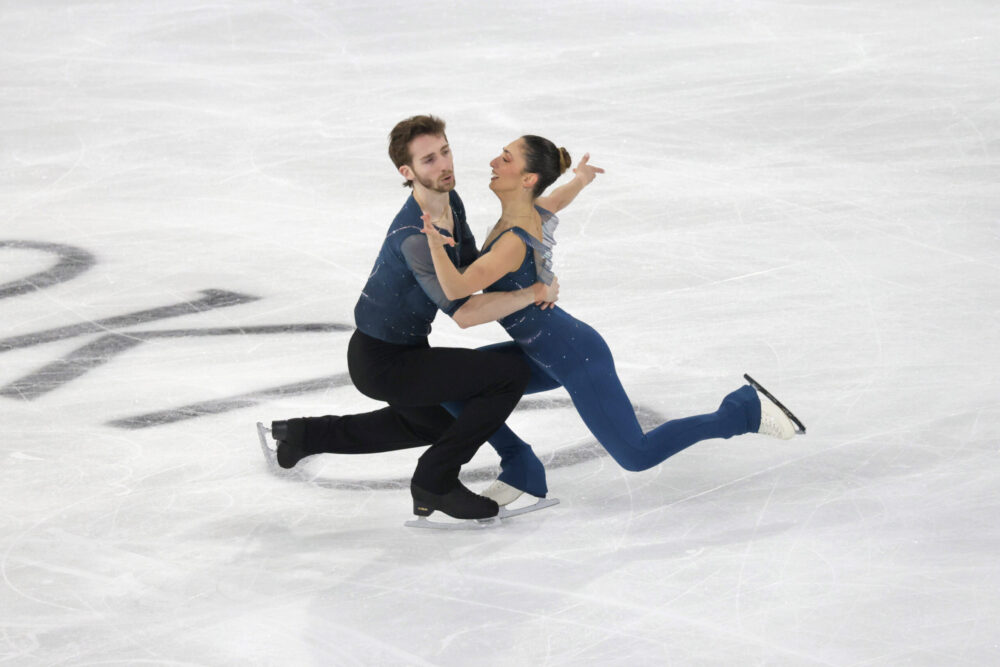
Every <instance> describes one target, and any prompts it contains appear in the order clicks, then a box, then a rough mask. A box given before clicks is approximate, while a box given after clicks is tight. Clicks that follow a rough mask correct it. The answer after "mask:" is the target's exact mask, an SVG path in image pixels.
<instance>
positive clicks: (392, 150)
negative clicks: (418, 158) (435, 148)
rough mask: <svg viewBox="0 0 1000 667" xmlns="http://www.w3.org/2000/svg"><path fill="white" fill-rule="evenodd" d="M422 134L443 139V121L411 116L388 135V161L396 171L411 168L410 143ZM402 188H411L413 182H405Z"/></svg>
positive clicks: (431, 117)
mask: <svg viewBox="0 0 1000 667" xmlns="http://www.w3.org/2000/svg"><path fill="white" fill-rule="evenodd" d="M424 134H430V135H433V136H435V137H444V136H445V133H444V121H443V120H441V119H440V118H437V117H436V116H430V115H426V116H413V117H412V118H407V119H406V120H401V121H399V122H398V123H396V127H394V128H392V132H390V133H389V159H390V160H392V163H393V164H394V165H396V169H399V168H400V167H402V166H403V165H404V164H405V165H410V166H413V164H412V163H413V155H411V154H410V142H411V141H413V140H414V139H416V138H417V137H419V136H421V135H424ZM403 186H404V187H408V188H412V187H413V181H406V182H405V183H403Z"/></svg>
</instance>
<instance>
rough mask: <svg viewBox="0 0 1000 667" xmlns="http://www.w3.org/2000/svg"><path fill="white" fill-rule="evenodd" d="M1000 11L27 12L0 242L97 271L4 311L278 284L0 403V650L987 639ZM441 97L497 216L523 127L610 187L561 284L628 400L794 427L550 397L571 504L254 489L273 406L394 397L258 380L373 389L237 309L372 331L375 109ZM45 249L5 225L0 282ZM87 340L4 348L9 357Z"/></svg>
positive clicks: (443, 339) (316, 465)
mask: <svg viewBox="0 0 1000 667" xmlns="http://www.w3.org/2000/svg"><path fill="white" fill-rule="evenodd" d="M998 34H1000V9H998V5H997V4H996V2H995V1H994V0H982V1H976V0H959V1H958V2H953V3H941V2H936V1H934V2H931V1H930V0H914V1H911V2H890V1H889V0H841V1H838V2H822V1H816V2H811V1H809V2H779V1H770V2H768V1H763V0H748V1H746V2H725V1H723V0H687V1H681V2H672V3H666V2H653V1H652V0H649V1H646V2H639V1H634V0H632V1H630V0H621V1H618V2H604V1H600V2H583V1H565V0H550V1H549V2H524V1H521V0H515V1H514V2H506V3H488V4H487V3H472V2H469V3H459V2H442V3H415V2H394V1H392V2H390V1H385V2H382V1H379V0H372V1H370V2H364V3H362V2H279V1H278V0H252V1H250V2H230V1H222V2H190V1H188V0H183V1H179V2H170V3H167V2H135V1H124V0H108V1H106V2H100V3H97V2H71V1H69V0H52V1H47V2H13V1H9V2H3V3H0V92H2V101H0V243H2V242H4V241H13V240H17V241H31V242H34V243H36V244H41V243H48V244H62V245H66V246H74V247H76V248H81V249H83V250H86V251H88V252H89V253H91V254H92V255H93V256H94V259H95V264H94V266H93V267H92V268H91V269H90V270H88V271H86V272H84V273H82V274H80V275H79V276H78V277H76V278H74V279H72V280H67V281H65V282H62V283H60V284H56V285H52V286H48V287H44V288H41V289H35V290H28V291H27V292H25V293H22V294H16V295H12V296H8V297H6V298H3V299H0V339H3V340H9V339H12V338H14V337H21V338H20V340H29V341H30V340H32V337H33V336H35V335H36V334H38V333H39V332H44V331H47V330H50V329H55V328H58V327H70V326H75V325H79V324H82V323H88V322H91V323H95V322H101V321H102V320H106V319H108V318H112V317H116V316H120V315H124V314H128V313H134V312H137V311H143V310H148V309H153V308H159V307H163V306H169V305H173V304H177V303H186V302H195V301H197V300H198V299H201V298H202V297H203V295H202V290H206V289H216V290H226V291H230V292H238V293H241V294H245V295H248V296H253V297H257V299H256V300H254V301H251V302H248V303H244V304H242V305H236V306H232V307H228V308H218V309H213V310H209V311H207V312H203V313H193V314H188V315H183V316H178V317H174V318H169V319H162V320H156V321H150V322H148V323H145V324H138V325H135V326H131V327H117V328H116V327H114V326H111V325H104V326H105V327H106V328H107V329H108V331H107V332H106V333H109V334H110V333H115V334H129V335H136V337H137V338H141V337H139V336H137V334H138V333H139V332H163V331H167V330H171V331H176V330H201V329H212V328H235V329H237V330H239V329H245V330H246V333H245V334H243V335H240V334H239V333H233V334H230V335H221V336H212V337H208V336H195V335H189V336H181V337H156V336H152V337H146V338H142V339H141V340H137V341H136V344H135V345H134V346H132V347H130V348H128V349H126V350H124V351H121V352H120V353H116V354H114V355H111V354H107V355H106V356H104V357H101V355H100V353H97V354H96V357H93V361H94V364H93V367H92V368H91V369H90V370H89V371H87V372H85V373H84V374H82V375H81V376H80V377H78V378H76V379H74V380H72V381H70V382H65V383H63V384H60V385H59V386H56V387H55V388H54V389H53V390H52V391H48V392H44V393H43V394H41V395H38V396H34V397H31V396H28V395H24V396H22V397H18V395H17V393H16V392H14V393H13V394H11V395H5V396H3V397H0V415H2V420H0V424H2V428H3V438H2V443H0V489H2V496H0V499H2V502H0V628H2V632H0V664H12V665H109V664H127V665H140V664H142V665H248V664H254V665H390V664H391V665H396V664H413V665H552V666H554V665H608V664H622V665H625V664H627V665H640V664H641V665H646V664H649V665H652V664H657V665H659V664H673V665H753V664H768V665H772V664H780V665H838V666H839V665H898V664H907V665H994V664H1000V640H998V632H997V618H998V615H1000V595H998V589H1000V556H998V554H1000V521H998V519H997V516H998V510H1000V500H998V488H1000V487H998V484H1000V446H998V431H1000V428H998V427H1000V406H998V396H1000V380H998V373H997V367H998V363H1000V341H998V333H997V331H998V328H1000V315H998V306H1000V222H998V221H1000V67H998V63H1000V41H998V39H997V35H998ZM426 112H431V113H436V114H439V115H441V116H443V117H444V118H445V119H446V120H447V121H448V136H449V139H450V140H451V143H452V146H453V147H454V150H455V154H456V161H457V165H456V169H457V176H458V184H459V192H460V193H461V195H462V197H463V198H464V200H465V202H466V205H467V208H468V210H469V215H470V221H471V223H472V227H473V230H474V231H475V232H476V234H477V235H478V236H479V237H480V238H482V236H483V235H484V233H485V231H486V230H487V229H488V227H489V226H490V224H491V222H492V221H494V220H495V219H496V216H497V213H498V205H497V203H496V201H495V199H494V198H493V196H492V195H491V194H490V193H489V192H488V190H487V187H486V186H487V181H488V174H489V168H488V166H487V163H488V161H489V160H490V159H491V158H492V157H493V156H494V155H496V153H497V151H498V150H499V149H500V147H501V146H503V145H504V144H505V143H507V142H508V141H510V140H512V139H514V138H515V137H517V136H518V135H520V134H524V133H535V134H541V135H545V136H548V137H550V138H552V139H553V140H554V141H556V142H557V143H558V144H561V145H565V146H566V147H567V148H568V149H569V151H570V152H571V153H572V154H573V155H574V157H576V158H578V157H580V156H582V154H583V153H584V152H588V151H589V152H590V154H591V155H592V162H593V163H594V164H597V165H599V166H601V167H604V168H605V169H606V170H607V173H606V174H605V175H604V176H601V177H599V179H598V180H597V181H596V182H595V183H594V184H593V185H592V186H591V187H589V188H588V189H587V190H586V191H585V192H584V193H583V194H582V195H581V196H580V198H579V199H578V201H577V202H575V203H574V204H573V206H572V207H571V208H570V209H568V210H567V211H565V212H564V214H563V215H562V216H561V217H562V224H561V226H560V229H559V236H558V241H559V245H558V246H557V248H556V251H557V254H556V269H557V272H558V274H559V277H560V282H561V284H562V300H561V305H562V306H564V307H565V308H566V309H567V310H569V311H570V312H571V313H573V314H574V315H576V316H578V317H579V318H581V319H583V320H585V321H587V322H589V323H590V324H592V325H593V326H594V327H595V328H596V329H597V330H599V331H600V332H601V333H602V334H603V335H604V336H605V338H606V339H607V341H608V343H609V344H610V346H611V348H612V350H614V352H615V355H616V361H617V365H618V370H619V373H620V375H621V378H622V380H623V383H624V384H625V386H626V388H627V389H628V391H629V393H630V396H631V397H632V399H633V400H634V401H635V403H636V404H638V405H639V406H640V407H641V408H642V409H643V410H644V411H645V414H647V415H650V414H659V415H662V416H664V417H666V418H669V417H679V416H684V415H688V414H693V413H697V412H704V411H709V410H712V409H714V408H715V406H716V405H717V404H718V401H719V400H720V398H721V396H722V395H724V394H725V393H726V392H728V391H730V390H731V389H734V388H735V387H736V386H738V385H739V384H740V383H741V375H742V373H743V372H746V371H749V372H750V373H751V374H752V375H755V376H756V377H757V378H758V379H759V380H761V381H762V382H763V383H765V385H767V386H768V388H770V389H772V390H773V391H774V392H775V394H776V395H778V397H779V398H781V399H782V400H784V401H785V402H786V403H787V404H788V405H789V407H791V408H793V409H794V410H795V411H796V412H797V413H798V414H799V415H800V416H801V417H802V419H803V421H805V422H806V425H807V426H808V428H809V433H808V435H806V436H805V437H801V438H797V439H795V440H793V441H790V442H781V441H776V440H772V439H766V438H763V437H761V436H744V437H740V438H736V439H732V440H728V441H709V442H704V443H701V444H699V445H697V446H695V447H693V448H691V449H690V450H687V451H685V452H683V453H681V454H679V455H678V456H676V457H674V458H672V459H670V460H668V461H667V462H665V463H664V464H662V465H660V466H659V467H657V468H655V469H653V470H650V471H647V472H644V473H627V472H624V471H622V470H621V469H620V468H619V467H618V466H617V465H615V464H614V462H613V461H612V460H611V459H610V458H609V457H608V456H607V455H605V454H604V453H603V452H602V451H601V450H599V449H598V448H597V446H596V445H595V444H594V443H593V440H592V439H591V437H590V436H589V434H588V433H587V431H586V430H585V429H584V427H583V425H582V424H581V422H580V421H579V419H578V417H577V416H576V414H575V412H573V411H572V409H568V408H566V407H565V405H564V403H563V402H561V401H562V400H563V399H565V394H564V393H561V392H554V393H553V394H551V395H542V396H538V397H532V398H530V399H527V401H528V402H529V403H531V402H532V401H534V403H532V404H533V405H536V406H539V405H540V406H541V408H542V409H536V410H524V411H519V412H517V413H515V414H514V416H513V417H512V419H511V423H512V424H513V426H514V427H515V428H516V429H517V430H519V431H520V432H521V433H522V434H523V435H524V436H525V437H526V438H527V439H528V440H529V441H530V442H532V443H533V444H534V445H535V447H536V449H537V450H538V451H539V453H540V454H541V455H542V456H543V458H544V459H545V460H546V461H549V462H550V464H551V465H550V468H549V472H548V482H549V487H550V490H551V494H552V496H554V497H558V498H560V499H561V500H562V503H561V504H560V505H559V506H558V507H556V508H553V509H550V510H546V511H545V512H542V513H537V514H531V515H525V516H523V517H519V518H517V519H515V520H512V521H510V522H509V523H508V524H507V525H504V526H502V527H501V528H499V529H495V530H488V531H473V532H459V531H455V532H452V533H437V532H432V531H416V530H411V529H405V528H403V527H402V524H403V521H404V520H406V519H407V518H409V517H410V501H409V493H408V490H407V489H406V488H405V485H404V483H405V480H406V479H407V478H408V475H409V473H410V471H411V470H412V467H413V464H414V462H415V458H416V454H417V452H416V451H409V452H402V453H397V454H393V455H379V456H365V457H353V458H351V457H332V456H330V457H326V458H323V459H321V460H317V461H311V462H309V463H308V464H306V465H305V468H306V469H307V472H308V474H309V475H310V476H311V477H312V481H311V482H306V481H289V480H281V479H276V478H274V477H272V476H269V475H268V473H267V470H266V468H265V465H264V461H263V460H262V458H261V457H260V453H259V450H258V446H257V444H256V435H255V431H254V422H256V421H257V420H263V421H269V420H271V419H277V418H282V417H290V416H299V415H304V414H327V413H347V412H356V411H363V410H367V409H370V408H372V407H373V406H375V405H377V404H376V403H375V402H373V401H370V400H368V399H366V398H364V397H362V396H361V395H360V394H359V393H358V392H357V391H356V390H355V389H354V388H353V387H351V386H333V385H330V387H329V388H327V389H319V390H314V391H311V392H307V393H301V394H290V395H277V394H270V395H269V394H267V393H266V391H267V390H268V389H270V388H273V387H278V386H283V385H291V384H294V383H297V382H303V381H307V380H311V379H315V378H323V377H328V376H336V375H339V374H341V373H344V372H345V371H346V365H345V344H346V341H347V338H348V334H346V333H339V332H326V333H322V332H320V333H308V332H307V333H285V334H270V335H262V334H259V333H256V334H255V333H252V332H250V328H252V327H260V326H266V325H289V324H301V323H313V322H316V323H343V324H348V325H350V324H351V323H352V311H353V306H354V302H355V300H356V298H357V296H358V293H359V290H360V288H361V286H362V285H363V283H364V280H365V278H366V276H367V274H368V271H369V270H370V268H371V265H372V261H373V259H374V256H375V253H376V251H377V248H378V245H379V243H380V239H381V237H382V235H383V234H384V230H385V228H386V227H387V225H388V224H389V221H390V220H391V218H392V216H393V215H394V214H395V212H396V211H397V210H398V208H399V206H400V205H401V204H402V201H403V199H404V197H405V196H406V192H405V191H404V189H403V188H402V187H400V183H401V178H400V177H399V176H398V174H396V173H395V171H394V170H393V168H392V165H391V163H390V162H389V160H388V158H387V156H386V152H385V149H386V135H387V133H388V131H389V129H390V128H391V127H392V125H393V124H394V123H395V122H396V121H398V120H399V119H401V118H404V117H406V116H409V115H412V114H416V113H426ZM55 261H56V257H55V256H54V255H53V254H51V253H49V252H47V251H45V250H42V249H38V248H36V247H27V246H23V245H22V246H15V245H11V244H7V245H6V246H0V287H2V286H4V285H7V286H10V285H16V284H22V283H23V281H24V280H25V279H26V278H27V277H28V276H31V275H36V274H38V273H44V272H45V271H47V270H48V269H49V268H50V267H51V266H52V265H53V264H54V263H55ZM100 337H101V334H100V333H99V332H92V333H86V334H82V335H77V336H74V337H70V338H63V339H60V340H52V341H50V342H43V341H41V340H40V339H39V340H38V343H39V344H37V345H31V346H21V347H16V348H14V349H9V350H6V351H3V352H0V385H3V386H5V387H10V386H12V385H17V381H18V380H19V379H22V378H25V377H31V376H32V374H34V373H35V372H36V371H38V370H39V369H43V368H47V367H48V368H51V366H50V365H51V364H53V363H55V362H58V361H59V360H60V359H64V358H67V357H69V355H71V354H72V353H73V352H74V351H75V350H79V349H80V348H81V347H83V346H85V345H88V344H94V343H95V341H98V340H99V339H100ZM119 338H120V336H119ZM504 339H505V335H504V333H503V331H502V330H501V329H500V328H499V327H498V326H496V325H488V326H483V327H480V328H477V329H471V330H464V331H463V330H460V329H459V328H458V327H456V326H455V325H454V324H452V323H451V322H450V321H447V318H444V317H439V318H438V321H437V323H436V328H435V332H434V334H433V337H432V342H433V343H434V344H439V345H440V344H447V345H462V346H469V347H472V346H477V345H481V344H485V343H488V342H493V341H499V340H504ZM88 349H90V348H88ZM92 356H93V355H92ZM47 372H48V371H47ZM334 384H335V383H334ZM255 393H256V394H257V397H256V398H249V399H247V403H246V407H243V408H240V409H235V410H229V411H224V412H221V413H219V414H215V415H209V416H202V417H197V418H192V419H187V420H182V421H178V422H175V423H172V424H165V425H161V426H152V427H149V428H141V429H128V428H122V427H120V426H115V425H112V422H115V421H116V420H122V419H128V418H131V417H136V416H141V415H148V414H152V413H156V412H159V411H164V410H176V409H178V408H181V407H183V406H188V405H193V404H198V403H204V402H206V401H212V400H216V399H225V398H229V397H234V396H240V395H244V394H250V395H254V394H255ZM553 399H559V400H553ZM546 408H547V409H546ZM495 466H496V457H495V455H494V454H493V453H492V451H491V450H489V449H488V448H484V449H483V450H482V451H481V452H480V454H479V455H477V458H476V459H475V460H474V461H473V463H472V464H471V465H470V466H469V467H468V474H469V475H470V476H471V479H472V480H473V481H470V484H472V485H473V486H478V487H479V488H481V487H482V486H485V484H486V481H485V480H486V479H488V478H489V477H490V475H492V474H493V471H494V470H495Z"/></svg>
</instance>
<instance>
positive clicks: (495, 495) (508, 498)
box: [479, 479, 524, 507]
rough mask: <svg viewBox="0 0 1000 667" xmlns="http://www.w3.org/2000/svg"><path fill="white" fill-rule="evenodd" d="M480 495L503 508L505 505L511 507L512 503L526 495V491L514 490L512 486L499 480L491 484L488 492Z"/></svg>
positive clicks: (487, 489)
mask: <svg viewBox="0 0 1000 667" xmlns="http://www.w3.org/2000/svg"><path fill="white" fill-rule="evenodd" d="M479 495H481V496H486V497H487V498H489V499H490V500H492V501H493V502H495V503H496V504H497V505H499V506H500V507H503V506H504V505H510V504H511V503H512V502H514V501H515V500H517V499H518V498H520V497H521V496H522V495H524V491H522V490H520V489H517V488H514V487H513V486H511V485H510V484H508V483H506V482H501V481H500V480H499V479H498V480H496V481H495V482H493V483H492V484H490V485H489V486H488V487H487V488H486V490H485V491H483V492H482V493H480V494H479Z"/></svg>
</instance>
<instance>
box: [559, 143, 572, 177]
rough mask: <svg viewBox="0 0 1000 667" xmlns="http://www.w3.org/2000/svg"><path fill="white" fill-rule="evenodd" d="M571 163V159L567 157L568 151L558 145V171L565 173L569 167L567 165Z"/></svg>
mask: <svg viewBox="0 0 1000 667" xmlns="http://www.w3.org/2000/svg"><path fill="white" fill-rule="evenodd" d="M571 164H573V160H571V159H570V157H569V151H568V150H566V149H565V148H563V147H562V146H560V147H559V173H560V174H563V173H565V172H566V170H567V169H569V166H570V165H571Z"/></svg>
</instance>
